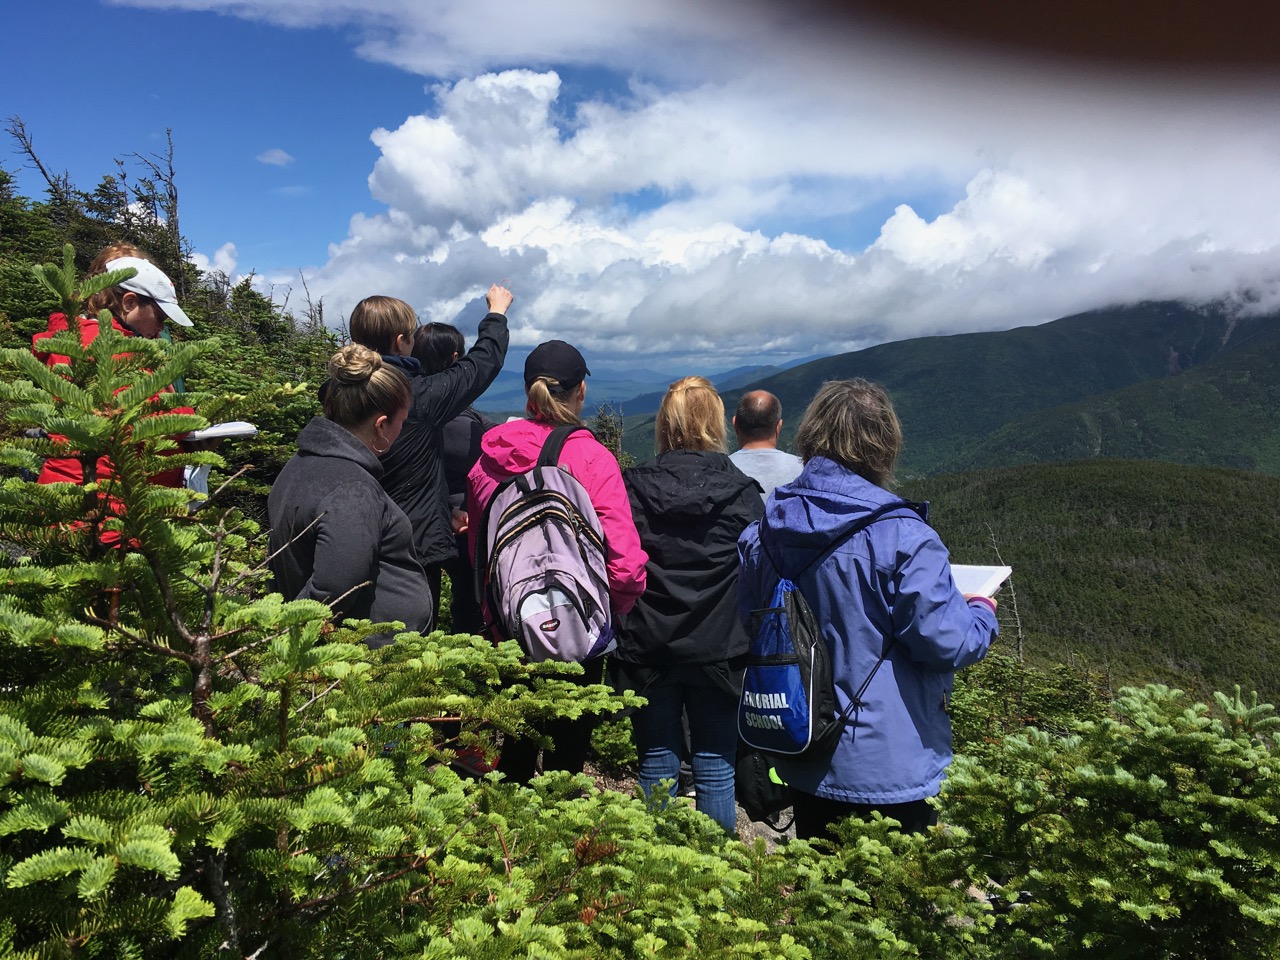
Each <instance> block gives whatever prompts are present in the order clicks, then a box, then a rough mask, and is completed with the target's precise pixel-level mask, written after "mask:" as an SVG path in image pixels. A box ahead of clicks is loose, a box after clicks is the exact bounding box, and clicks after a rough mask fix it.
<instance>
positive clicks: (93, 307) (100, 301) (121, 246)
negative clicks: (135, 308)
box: [84, 240, 155, 320]
mask: <svg viewBox="0 0 1280 960" xmlns="http://www.w3.org/2000/svg"><path fill="white" fill-rule="evenodd" d="M121 257H137V258H138V259H140V260H146V261H147V262H149V263H154V262H155V261H154V260H152V259H151V258H150V257H149V256H147V255H146V254H145V253H143V252H142V251H141V250H139V249H138V248H137V247H135V246H134V245H133V244H132V243H126V242H124V241H123V240H120V241H117V242H115V243H109V244H107V245H106V246H105V247H103V248H102V249H101V250H99V251H98V255H97V256H96V257H94V258H93V263H91V264H89V276H91V277H96V276H97V275H98V274H100V273H106V272H107V264H108V263H110V262H111V261H112V260H118V259H120V258H121ZM127 292H128V291H126V290H124V289H123V288H121V287H107V289H105V290H99V291H98V292H97V293H95V294H94V295H93V296H91V297H90V298H89V299H88V300H86V301H85V305H84V312H85V316H89V317H96V316H97V315H98V314H99V312H101V311H103V310H110V311H111V315H112V316H113V317H115V318H116V319H117V320H119V319H120V318H121V315H122V314H123V313H124V304H123V300H124V295H125V294H126V293H127ZM136 296H137V297H139V298H140V299H142V300H149V299H151V298H150V297H144V296H143V295H142V294H140V293H139V294H136Z"/></svg>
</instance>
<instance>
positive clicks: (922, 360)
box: [624, 303, 1280, 474]
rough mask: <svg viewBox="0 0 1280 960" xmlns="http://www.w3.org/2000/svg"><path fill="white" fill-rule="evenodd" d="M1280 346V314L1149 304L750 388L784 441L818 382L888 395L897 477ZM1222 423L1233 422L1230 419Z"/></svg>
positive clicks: (861, 354) (890, 346) (642, 449)
mask: <svg viewBox="0 0 1280 960" xmlns="http://www.w3.org/2000/svg"><path fill="white" fill-rule="evenodd" d="M1278 338H1280V317H1277V316H1276V315H1265V316H1253V317H1236V316H1233V314H1232V312H1231V311H1230V310H1227V309H1226V308H1220V307H1211V306H1210V307H1191V306H1187V305H1185V304H1179V303H1144V304H1140V305H1138V306H1133V307H1118V308H1114V309H1109V310H1100V311H1095V312H1092V313H1085V314H1079V315H1076V316H1072V317H1064V318H1062V319H1060V320H1055V321H1052V322H1050V323H1045V324H1041V325H1039V326H1031V327H1019V328H1017V329H1014V330H1004V331H999V332H993V333H967V334H958V335H956V336H949V337H922V338H919V339H915V340H904V341H899V342H896V343H885V344H880V345H878V346H875V347H871V348H869V349H867V350H860V351H857V352H854V353H846V354H841V355H839V356H834V357H827V358H825V359H822V360H815V361H813V362H812V363H807V364H803V365H801V366H798V367H795V368H793V369H791V370H786V371H783V372H781V373H778V374H776V375H774V376H770V377H767V378H765V379H762V380H759V381H757V382H755V383H753V384H751V387H752V388H755V387H763V388H764V389H767V390H771V391H772V392H774V393H776V394H777V395H778V396H779V398H781V400H782V404H783V411H784V419H785V421H786V423H785V426H784V431H783V439H784V443H786V442H788V441H789V439H790V438H791V437H792V436H793V435H794V431H795V428H796V427H797V426H798V425H799V422H800V415H801V413H802V412H803V411H804V408H805V407H806V406H807V405H808V404H809V401H810V400H812V399H813V395H814V394H815V393H816V392H817V390H818V388H819V387H820V386H821V385H822V384H823V382H825V381H827V380H837V379H847V378H850V377H865V378H867V379H869V380H874V381H876V382H878V383H882V384H884V385H885V386H886V387H887V388H888V389H889V391H890V393H891V394H892V395H893V398H894V404H895V406H896V407H897V410H898V415H899V417H901V419H902V423H903V428H904V430H905V433H906V438H907V446H906V451H905V453H904V456H903V462H902V468H903V471H904V472H905V473H908V474H931V473H939V472H942V471H944V470H947V469H953V466H952V465H953V464H956V463H960V462H970V461H969V460H968V459H966V458H968V457H969V456H970V451H971V450H972V449H973V448H974V447H976V446H977V445H979V444H980V443H982V442H983V441H984V440H985V439H986V438H987V437H988V436H990V435H991V434H993V433H995V432H996V431H998V430H999V429H1000V428H1001V427H1003V426H1005V425H1006V424H1009V423H1011V422H1013V421H1016V420H1018V419H1019V418H1022V417H1025V416H1028V415H1030V414H1033V413H1035V412H1037V411H1041V410H1049V409H1053V408H1056V407H1061V406H1063V405H1066V404H1071V403H1077V402H1079V401H1082V400H1086V399H1088V398H1091V397H1096V396H1100V395H1104V394H1109V393H1112V392H1114V391H1116V390H1119V389H1122V388H1125V387H1129V386H1133V385H1134V384H1138V383H1145V382H1149V381H1154V380H1165V379H1169V378H1176V376H1179V375H1185V371H1188V370H1192V369H1194V368H1197V367H1199V366H1200V365H1202V364H1206V363H1209V362H1211V361H1214V360H1215V359H1216V358H1219V357H1226V356H1229V355H1231V354H1233V353H1236V352H1242V353H1243V352H1250V351H1254V350H1258V349H1262V348H1264V347H1265V346H1266V344H1267V343H1269V342H1273V341H1275V340H1276V339H1278ZM742 392H744V390H735V391H729V392H726V393H725V394H724V399H725V405H726V407H728V408H729V409H730V410H732V409H733V407H734V405H735V404H736V403H737V399H738V397H739V396H740V395H741V393H742ZM625 410H626V408H625V405H624V412H625ZM1223 415H1224V416H1225V417H1227V418H1231V417H1233V416H1235V414H1234V413H1233V412H1232V411H1231V409H1227V410H1225V411H1224V414H1223ZM627 428H628V431H629V432H630V433H631V434H632V436H630V437H629V438H628V441H627V443H626V448H627V450H628V452H631V453H633V454H635V455H636V456H648V455H651V452H652V447H653V441H652V417H650V416H638V417H631V418H628V421H627ZM1081 455H1086V454H1084V453H1082V454H1081ZM1056 459H1061V457H1057V458H1056ZM981 463H982V464H983V465H996V464H998V463H1000V461H996V460H993V459H991V458H985V459H983V460H982V461H981Z"/></svg>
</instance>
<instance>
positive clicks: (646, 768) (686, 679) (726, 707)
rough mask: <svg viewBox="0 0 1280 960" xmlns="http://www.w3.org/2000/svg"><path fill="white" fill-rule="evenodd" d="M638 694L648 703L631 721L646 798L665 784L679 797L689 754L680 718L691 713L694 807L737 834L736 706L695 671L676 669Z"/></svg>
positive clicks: (685, 667)
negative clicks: (678, 786) (678, 788)
mask: <svg viewBox="0 0 1280 960" xmlns="http://www.w3.org/2000/svg"><path fill="white" fill-rule="evenodd" d="M636 692H637V693H639V694H640V695H641V696H643V697H645V698H646V699H647V700H648V701H649V703H648V705H647V706H644V707H641V708H640V709H639V710H637V711H636V713H635V714H634V715H633V716H632V718H631V729H632V733H633V735H634V737H635V741H636V752H637V753H638V754H639V755H640V786H641V788H642V789H643V790H644V794H645V796H646V797H647V796H649V795H650V793H651V792H652V791H653V788H654V787H656V786H657V785H658V784H659V783H660V782H661V781H663V780H670V781H671V796H673V797H674V796H675V795H676V783H677V781H678V780H679V778H680V759H681V757H683V756H684V752H685V751H684V724H683V722H682V720H681V715H682V714H683V713H687V714H688V716H689V735H690V740H691V743H692V756H691V757H690V765H691V766H692V767H693V785H694V790H695V791H696V793H697V797H696V800H695V803H696V805H697V808H698V810H700V811H701V812H702V813H705V814H706V815H707V816H709V817H710V818H711V819H712V820H715V821H716V822H717V823H718V824H720V826H722V827H724V829H725V830H726V831H728V832H729V833H733V831H734V828H735V827H736V825H737V808H736V807H735V805H734V795H733V773H734V760H735V758H736V756H737V753H738V702H737V700H735V699H734V698H733V697H731V696H729V694H728V693H726V692H725V691H724V690H723V689H721V688H720V687H719V686H717V685H716V684H715V683H714V682H713V681H712V680H711V679H710V678H708V677H707V676H706V675H705V674H703V672H702V671H701V670H700V669H699V668H697V667H693V666H681V667H673V668H671V669H670V670H668V671H666V672H665V673H663V675H662V676H661V677H660V678H659V679H657V680H655V681H654V682H653V683H652V684H650V685H649V686H647V687H646V688H645V689H643V690H638V691H636Z"/></svg>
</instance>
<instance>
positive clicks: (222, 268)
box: [191, 243, 237, 279]
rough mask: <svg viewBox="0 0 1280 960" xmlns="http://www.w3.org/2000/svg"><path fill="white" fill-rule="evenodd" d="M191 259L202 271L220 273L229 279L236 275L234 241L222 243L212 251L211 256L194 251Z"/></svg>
mask: <svg viewBox="0 0 1280 960" xmlns="http://www.w3.org/2000/svg"><path fill="white" fill-rule="evenodd" d="M191 261H192V262H193V263H194V264H195V265H196V266H197V267H198V268H199V269H200V270H201V271H202V272H204V273H220V274H222V275H223V276H224V277H227V278H228V279H231V278H233V277H235V275H236V262H237V253H236V245H235V244H234V243H224V244H223V245H222V246H220V247H219V248H218V249H217V250H215V251H214V252H213V256H212V257H210V256H207V255H206V254H203V253H198V252H197V253H195V254H192V256H191Z"/></svg>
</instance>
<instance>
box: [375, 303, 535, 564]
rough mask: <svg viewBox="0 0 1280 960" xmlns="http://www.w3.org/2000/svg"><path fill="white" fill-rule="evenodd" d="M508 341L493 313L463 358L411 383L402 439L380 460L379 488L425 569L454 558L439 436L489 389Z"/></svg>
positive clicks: (501, 318)
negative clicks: (400, 515) (403, 522)
mask: <svg viewBox="0 0 1280 960" xmlns="http://www.w3.org/2000/svg"><path fill="white" fill-rule="evenodd" d="M509 339H510V337H509V334H508V332H507V318H506V317H504V316H503V315H502V314H500V313H491V314H489V315H488V316H487V317H485V318H484V319H483V320H481V321H480V329H479V332H478V333H477V335H476V342H475V343H474V344H473V345H472V347H471V349H470V350H468V351H467V355H466V356H465V357H462V358H461V359H459V360H458V361H457V362H456V363H453V364H451V365H450V366H449V367H448V368H447V369H445V370H442V371H441V372H440V373H433V374H429V375H423V374H419V375H417V376H413V377H410V378H409V383H410V384H411V385H412V387H413V407H412V408H411V409H410V410H409V417H408V419H407V420H405V422H404V428H403V429H402V430H401V431H400V437H399V438H398V439H397V440H396V442H395V444H394V445H393V446H392V447H391V449H390V450H389V451H388V452H387V453H386V454H385V455H384V456H383V457H382V466H383V469H384V470H385V473H384V474H383V477H382V488H383V489H384V490H386V491H387V493H388V494H389V495H390V496H391V499H392V500H394V501H395V502H396V503H397V504H399V506H400V508H401V509H402V510H404V512H405V514H406V515H407V516H408V517H409V522H410V523H412V524H413V540H414V546H415V548H416V549H417V551H418V559H419V560H421V561H422V562H423V563H424V564H431V563H440V562H441V561H443V560H447V559H449V558H450V557H453V556H457V549H456V547H455V546H454V540H453V527H452V525H451V524H450V522H449V504H448V500H447V496H448V484H447V482H446V480H445V471H444V460H443V457H442V456H441V448H442V446H443V440H442V437H441V431H442V430H443V428H444V425H445V424H446V423H448V422H449V421H450V420H452V419H453V418H454V417H456V416H457V415H458V414H460V413H461V412H462V411H463V410H465V409H467V407H469V406H470V405H471V404H472V402H474V401H475V400H476V398H477V397H479V396H480V394H482V393H484V392H485V390H486V389H488V387H489V384H491V383H493V380H494V378H495V377H497V375H498V371H499V370H501V369H502V363H503V361H504V360H505V359H506V357H507V342H508V340H509Z"/></svg>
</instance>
